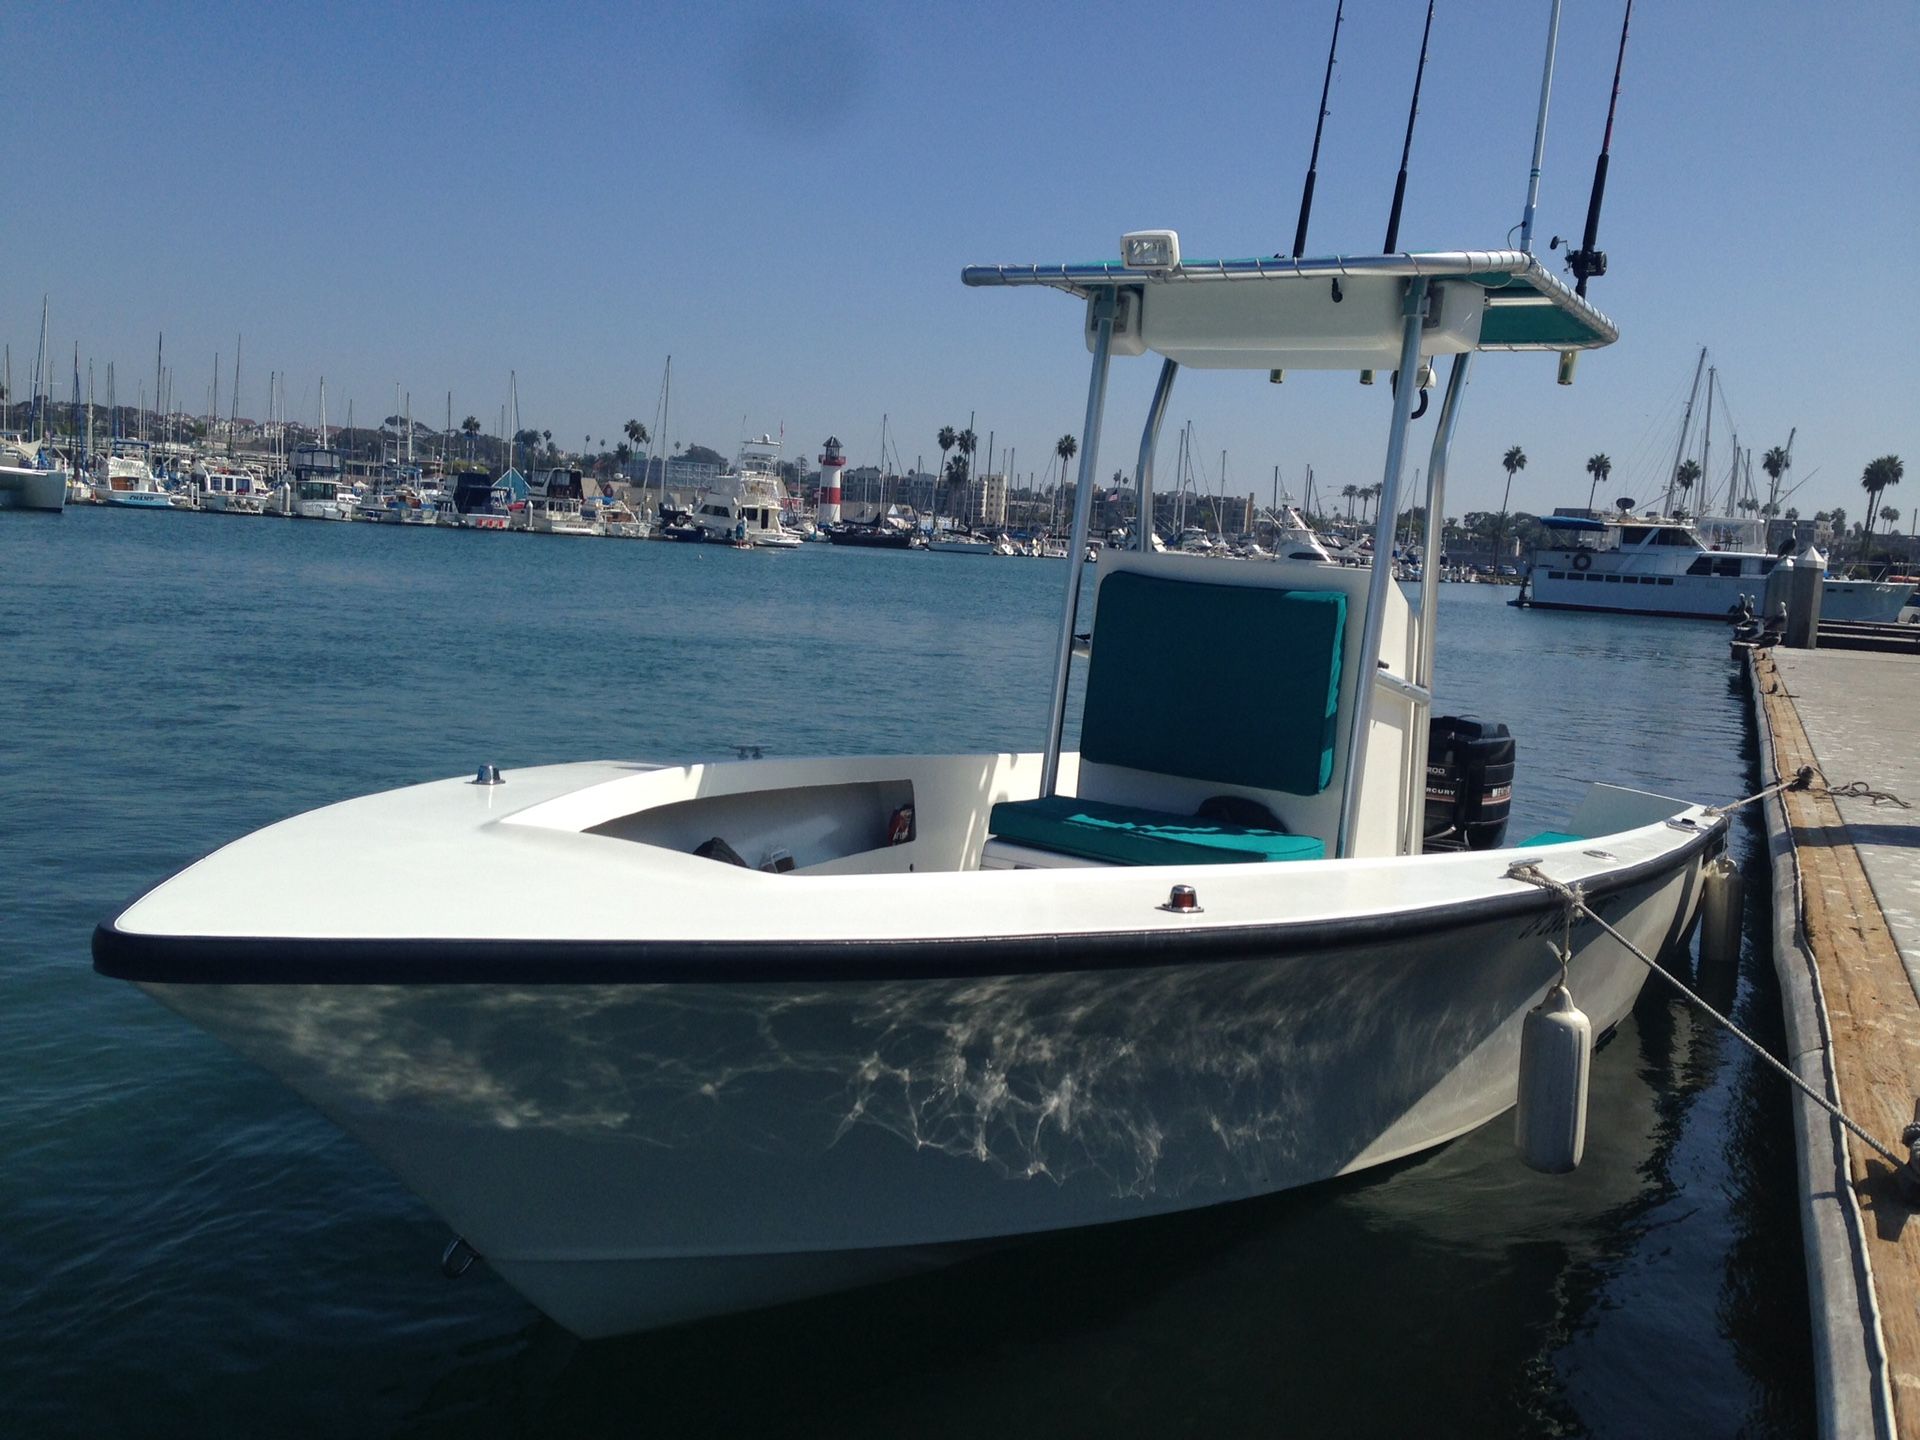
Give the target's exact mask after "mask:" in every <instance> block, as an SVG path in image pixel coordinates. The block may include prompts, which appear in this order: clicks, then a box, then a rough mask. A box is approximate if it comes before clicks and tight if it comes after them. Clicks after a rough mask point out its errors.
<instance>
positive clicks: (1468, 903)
mask: <svg viewBox="0 0 1920 1440" xmlns="http://www.w3.org/2000/svg"><path fill="white" fill-rule="evenodd" d="M1657 823H1665V822H1657ZM1727 827H1728V821H1727V817H1726V816H1724V815H1716V816H1713V817H1712V818H1711V821H1710V823H1707V824H1704V825H1699V826H1698V827H1697V828H1696V829H1695V830H1694V831H1693V832H1692V833H1691V834H1688V835H1687V837H1686V839H1685V840H1683V841H1682V842H1681V843H1680V844H1678V845H1676V846H1674V847H1672V848H1671V849H1669V850H1666V851H1663V852H1661V853H1660V854H1658V855H1654V856H1650V857H1649V858H1647V859H1645V860H1638V861H1634V862H1633V863H1631V864H1627V865H1622V866H1620V867H1619V868H1617V869H1614V870H1609V871H1607V872H1605V873H1604V874H1601V875H1596V876H1592V877H1589V878H1586V879H1584V880H1582V881H1581V882H1580V883H1581V886H1582V889H1583V891H1584V893H1585V895H1586V897H1587V899H1588V901H1589V902H1593V901H1597V900H1601V899H1604V898H1605V897H1607V896H1609V895H1612V894H1615V893H1618V892H1620V891H1623V890H1628V889H1632V888H1634V887H1635V886H1638V885H1641V884H1644V883H1646V882H1647V881H1649V880H1652V879H1664V878H1666V877H1667V876H1668V875H1670V874H1672V873H1673V872H1675V871H1677V870H1679V869H1680V868H1681V867H1683V866H1685V865H1687V864H1691V863H1692V862H1693V861H1694V860H1695V859H1696V858H1698V857H1699V856H1700V855H1701V854H1702V853H1703V852H1708V853H1717V852H1718V850H1719V848H1721V847H1723V846H1724V844H1725V836H1726V832H1727ZM1639 828H1645V827H1639ZM1606 838H1607V837H1604V836H1600V837H1595V838H1593V839H1591V840H1585V841H1582V842H1580V843H1582V844H1583V845H1585V846H1589V847H1591V846H1597V845H1599V844H1601V843H1602V842H1603V841H1604V840H1605V839H1606ZM1481 853H1483V854H1487V855H1493V854H1497V853H1500V852H1496V851H1484V852H1481ZM1511 853H1514V854H1515V855H1517V856H1524V857H1528V858H1538V859H1541V860H1546V859H1550V858H1551V852H1547V851H1525V850H1519V851H1512V852H1511ZM189 868H190V867H189ZM1161 868H1164V867H1161ZM169 878H171V877H169ZM166 883H168V882H167V881H165V880H163V881H161V882H160V883H159V884H158V885H155V886H153V887H150V889H148V890H146V891H143V892H142V893H141V894H140V895H138V896H136V897H134V898H133V899H132V900H129V901H128V902H127V903H126V904H124V905H122V906H120V907H119V908H118V909H117V910H115V911H114V913H113V914H112V915H110V916H109V917H108V918H107V919H105V920H102V921H101V922H100V923H99V924H98V925H96V926H95V927H94V932H93V943H92V953H93V968H94V969H95V971H97V972H98V973H99V974H101V975H105V976H107V977H109V978H111V979H116V980H130V981H133V982H134V983H136V984H143V985H328V986H334V985H347V986H354V985H407V986H419V985H435V986H439V985H456V986H472V985H516V986H548V985H689V984H703V985H741V984H769V983H808V984H817V983H823V982H864V983H872V982H885V981H893V980H945V979H982V978H987V977H992V976H1030V975H1041V974H1047V973H1078V972H1086V971H1098V970H1137V969H1153V968H1164V967H1167V966H1179V965H1188V964H1203V963H1226V962H1234V961H1239V962H1244V963H1254V962H1257V961H1261V960H1266V959H1270V958H1275V957H1277V956H1279V955H1292V954H1298V953H1300V952H1302V951H1315V950H1317V951H1325V952H1339V951H1344V950H1351V949H1357V948H1362V947H1366V946H1371V945H1378V944H1381V943H1383V942H1388V941H1392V940H1397V939H1400V938H1402V937H1405V936H1419V937H1423V938H1431V937H1432V936H1433V935H1434V934H1436V933H1437V932H1441V931H1446V930H1458V929H1464V928H1467V927H1470V926H1473V925H1478V924H1482V923H1485V922H1488V921H1493V920H1504V919H1508V918H1510V917H1515V916H1522V915H1527V914H1530V913H1533V912H1547V911H1551V910H1553V909H1556V908H1558V907H1559V905H1560V901H1559V900H1558V899H1557V898H1556V897H1555V896H1554V895H1553V894H1552V893H1551V892H1549V891H1546V890H1543V889H1540V888H1538V887H1535V886H1531V885H1528V886H1524V887H1522V888H1518V889H1515V890H1513V891H1510V892H1504V893H1501V894H1495V895H1482V896H1477V897H1475V898H1473V899H1471V900H1464V901H1453V902H1448V903H1445V904H1441V905H1432V906H1426V907H1422V908H1419V909H1401V910H1390V911H1384V912H1376V913H1373V914H1367V915H1358V916H1335V917H1325V916H1322V917H1315V918H1312V919H1303V920H1281V921H1276V922H1268V923H1258V924H1248V925H1216V926H1205V925H1202V926H1194V927H1189V928H1183V929H1177V930H1176V929H1152V930H1142V929H1127V930H1102V931H1081V932H1073V933H1067V934H1062V933H1058V932H1054V933H1044V934H1025V935H956V936H946V937H918V936H916V937H912V938H906V939H902V938H898V937H889V938H881V939H867V940H862V939H857V938H846V937H839V938H833V939H805V940H786V939H778V940H687V939H672V940H623V939H612V940H602V939H566V940H527V939H509V940H501V939H475V938H471V937H466V938H440V937H423V936H409V937H394V938H384V937H380V936H347V937H340V938H325V937H319V936H245V935H169V934H156V933H151V932H142V931H134V930H122V929H121V928H120V927H119V921H120V919H121V917H122V916H123V915H125V914H126V913H127V911H129V910H131V909H132V908H133V907H134V906H135V905H138V904H139V903H140V902H141V901H142V900H143V899H145V898H146V896H147V895H149V894H151V893H153V891H154V890H157V889H159V888H160V886H161V885H165V884H166Z"/></svg>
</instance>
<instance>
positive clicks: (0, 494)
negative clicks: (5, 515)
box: [0, 438, 70, 510]
mask: <svg viewBox="0 0 1920 1440" xmlns="http://www.w3.org/2000/svg"><path fill="white" fill-rule="evenodd" d="M69 476H70V472H69V471H68V470H67V468H66V466H64V465H61V464H59V463H57V462H56V461H55V460H54V458H53V455H52V453H51V452H50V451H48V450H47V449H46V447H44V446H41V445H35V444H33V443H32V442H31V441H27V440H19V439H6V438H0V510H64V509H65V508H66V504H67V482H68V479H69Z"/></svg>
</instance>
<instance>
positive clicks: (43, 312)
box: [33, 295, 53, 440]
mask: <svg viewBox="0 0 1920 1440" xmlns="http://www.w3.org/2000/svg"><path fill="white" fill-rule="evenodd" d="M52 389H53V384H52V382H51V381H50V380H49V379H48V378H47V297H46V296H44V295H42V296H41V297H40V349H39V351H38V353H36V354H35V356H34V357H33V438H34V439H35V440H44V439H46V438H47V407H46V402H45V401H44V400H42V399H41V391H42V390H46V391H51V390H52Z"/></svg>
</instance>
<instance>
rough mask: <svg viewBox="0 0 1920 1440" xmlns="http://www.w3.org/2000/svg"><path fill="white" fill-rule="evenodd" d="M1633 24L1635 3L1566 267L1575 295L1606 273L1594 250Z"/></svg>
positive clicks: (1623, 32) (1623, 25) (1624, 22)
mask: <svg viewBox="0 0 1920 1440" xmlns="http://www.w3.org/2000/svg"><path fill="white" fill-rule="evenodd" d="M1632 21H1633V0H1627V13H1626V15H1625V16H1624V17H1623V18H1622V19H1621V21H1620V49H1619V52H1618V53H1617V54H1616V55H1615V56H1614V58H1613V95H1612V98H1610V99H1609V100H1608V101H1607V128H1606V132H1605V133H1604V134H1603V135H1602V136H1601V138H1600V158H1599V159H1598V160H1596V161H1594V162H1593V194H1592V195H1591V196H1590V197H1589V198H1588V200H1587V228H1586V231H1585V233H1583V234H1582V236H1581V237H1580V248H1579V249H1578V250H1569V251H1568V252H1567V266H1568V268H1569V269H1571V270H1572V271H1573V278H1574V281H1575V284H1574V287H1573V293H1574V294H1576V295H1579V296H1583V297H1584V296H1585V295H1586V293H1587V281H1588V280H1590V279H1592V278H1593V277H1594V276H1595V275H1604V274H1606V273H1607V255H1606V252H1605V251H1604V250H1598V249H1595V248H1594V247H1595V245H1596V244H1597V243H1598V242H1599V238H1600V204H1601V202H1602V201H1603V200H1605V199H1606V196H1607V157H1608V153H1609V152H1610V151H1611V150H1612V149H1613V112H1614V110H1615V109H1616V108H1617V107H1618V106H1619V104H1620V67H1621V66H1622V65H1624V64H1625V63H1626V59H1627V26H1628V25H1629V24H1631V23H1632Z"/></svg>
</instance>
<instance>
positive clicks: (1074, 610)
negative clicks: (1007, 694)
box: [1040, 288, 1118, 799]
mask: <svg viewBox="0 0 1920 1440" xmlns="http://www.w3.org/2000/svg"><path fill="white" fill-rule="evenodd" d="M1091 303H1092V305H1093V374H1092V376H1091V378H1090V379H1089V380H1088V381H1087V418H1086V421H1085V423H1084V424H1082V425H1081V427H1080V473H1079V476H1078V478H1077V479H1076V480H1075V482H1074V492H1073V538H1072V539H1071V540H1069V541H1068V542H1067V590H1066V599H1065V603H1064V604H1063V605H1062V607H1061V615H1060V644H1059V648H1058V649H1057V650H1056V652H1055V654H1054V661H1053V697H1052V707H1051V710H1050V713H1049V714H1048V717H1047V751H1046V757H1045V759H1044V760H1043V761H1042V762H1041V767H1040V795H1041V797H1042V798H1043V799H1044V798H1046V797H1048V796H1051V795H1052V794H1053V793H1054V790H1055V787H1056V783H1057V782H1058V780H1059V778H1060V741H1061V733H1062V731H1063V729H1064V728H1065V725H1066V719H1067V680H1068V674H1069V671H1070V670H1071V669H1072V666H1073V630H1074V625H1075V624H1076V622H1077V621H1078V619H1079V615H1080V579H1081V571H1082V570H1084V569H1085V568H1086V553H1087V529H1088V526H1089V524H1090V523H1091V521H1092V519H1093V477H1094V475H1095V474H1097V473H1098V472H1097V470H1096V469H1095V465H1096V463H1097V460H1098V456H1099V453H1100V421H1101V419H1102V417H1103V416H1104V415H1105V413H1106V408H1107V370H1108V365H1109V361H1110V360H1111V358H1112V352H1113V317H1114V312H1115V310H1116V309H1117V308H1118V306H1117V302H1116V300H1115V297H1114V293H1113V291H1112V289H1110V288H1109V289H1103V290H1101V291H1099V293H1097V294H1096V295H1094V296H1093V297H1092V301H1091Z"/></svg>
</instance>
